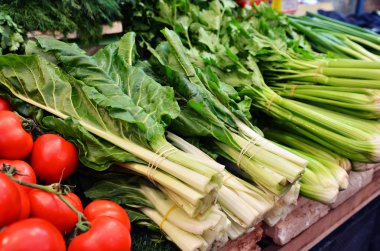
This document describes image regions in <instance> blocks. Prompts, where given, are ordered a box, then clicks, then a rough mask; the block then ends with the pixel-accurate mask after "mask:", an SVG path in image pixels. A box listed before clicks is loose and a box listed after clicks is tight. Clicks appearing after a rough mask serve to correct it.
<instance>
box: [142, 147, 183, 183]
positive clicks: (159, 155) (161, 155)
mask: <svg viewBox="0 0 380 251" xmlns="http://www.w3.org/2000/svg"><path fill="white" fill-rule="evenodd" d="M166 146H167V145H164V146H162V147H160V148H159V149H158V150H157V151H156V157H155V158H154V159H153V160H151V161H150V162H149V164H148V168H149V171H148V174H147V178H148V179H149V180H150V181H151V182H152V183H153V184H155V180H154V173H155V172H156V170H157V168H158V167H159V165H160V164H161V163H162V161H164V160H165V159H167V157H169V156H170V155H172V154H173V153H175V152H177V151H178V149H177V148H175V147H169V148H168V149H166V150H164V151H162V152H161V150H162V149H163V148H164V147H166Z"/></svg>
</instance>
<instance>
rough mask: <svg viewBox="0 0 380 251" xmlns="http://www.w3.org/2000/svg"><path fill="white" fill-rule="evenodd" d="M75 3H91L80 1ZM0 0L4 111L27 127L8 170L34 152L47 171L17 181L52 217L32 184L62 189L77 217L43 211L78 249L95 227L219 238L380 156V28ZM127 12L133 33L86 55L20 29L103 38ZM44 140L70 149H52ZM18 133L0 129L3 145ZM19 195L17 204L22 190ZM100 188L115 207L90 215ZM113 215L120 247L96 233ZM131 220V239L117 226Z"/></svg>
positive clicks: (225, 11) (217, 6)
mask: <svg viewBox="0 0 380 251" xmlns="http://www.w3.org/2000/svg"><path fill="white" fill-rule="evenodd" d="M37 5H38V6H37ZM77 5H84V6H85V7H86V8H83V9H81V11H77V12H73V11H72V10H77V7H78V6H77ZM0 6H1V7H2V8H3V9H2V11H4V13H6V14H4V15H3V12H1V13H0V40H1V48H3V50H2V52H3V54H4V55H0V118H1V119H4V120H5V119H9V118H13V120H14V123H16V124H17V125H19V127H20V129H23V130H24V128H25V130H26V131H22V130H21V131H20V132H22V133H23V134H24V136H25V137H28V139H29V145H26V146H28V147H27V149H26V150H25V153H22V154H21V155H20V156H16V157H13V156H12V155H9V154H8V152H6V151H5V150H4V151H1V154H5V155H4V156H3V155H1V156H0V157H1V158H3V159H4V161H3V162H4V163H0V164H3V168H2V169H1V172H3V173H5V174H6V175H3V174H1V175H0V177H1V178H2V179H3V178H4V181H3V182H5V183H6V182H8V183H11V180H13V181H17V179H19V177H18V176H17V175H15V174H16V173H15V170H17V172H20V173H22V171H19V169H20V168H21V167H22V166H25V165H26V166H29V165H28V164H27V163H25V162H23V160H25V158H26V156H29V155H30V156H31V157H30V161H29V159H27V161H29V162H30V168H29V169H28V170H29V171H28V172H31V171H30V170H31V169H33V170H34V171H33V170H32V171H33V174H34V172H35V175H36V176H37V180H38V182H44V183H46V184H47V185H46V186H43V185H40V184H35V183H36V178H35V177H34V179H30V180H27V179H25V180H24V179H23V181H22V182H21V181H20V182H21V184H22V185H25V186H29V187H34V188H36V189H40V191H38V190H35V191H33V196H34V197H31V196H29V197H30V201H31V202H33V203H34V206H35V208H34V209H33V208H31V209H30V212H31V215H32V216H33V215H38V217H40V218H44V217H45V215H44V213H43V212H42V209H41V210H36V208H37V206H40V207H41V208H42V207H43V206H41V205H39V203H38V196H37V195H38V193H44V194H45V196H50V197H52V198H53V197H54V198H55V199H57V200H58V201H59V202H60V204H61V205H60V206H61V207H62V208H63V209H65V210H62V212H65V213H66V214H67V215H70V222H62V221H60V217H61V216H60V215H59V213H60V212H58V211H57V212H54V213H57V216H55V217H53V218H52V219H50V218H46V217H45V218H46V220H47V221H49V222H50V223H52V224H53V225H55V226H56V227H57V229H59V230H61V232H62V233H64V234H66V235H67V236H66V237H67V238H70V239H72V241H71V242H70V241H69V242H67V244H68V250H69V251H70V250H71V251H75V250H82V249H84V248H85V247H86V246H88V245H89V243H90V244H91V247H92V248H93V249H96V248H97V245H98V242H96V241H94V242H92V241H89V240H91V239H96V240H98V241H100V240H101V241H102V242H104V243H106V245H108V246H107V249H109V250H112V249H113V248H117V245H119V247H122V249H123V250H124V249H130V247H131V245H132V249H136V250H175V249H176V248H179V249H181V250H189V251H193V250H194V251H196V250H211V249H217V248H219V247H222V246H223V245H225V244H226V243H227V242H228V241H229V240H235V239H237V238H238V237H240V236H242V235H243V234H245V233H247V232H250V231H252V229H253V228H255V227H256V226H257V224H258V223H260V222H262V221H265V222H266V223H267V224H269V225H271V226H273V225H275V224H276V223H277V222H278V221H279V220H281V219H283V218H284V217H285V216H286V215H287V214H288V213H289V212H290V210H291V209H292V208H293V207H294V206H295V204H296V203H297V198H298V195H299V194H300V195H302V196H304V197H307V198H309V199H312V200H316V201H319V202H322V203H324V204H331V203H333V202H334V201H335V199H336V198H337V195H338V193H339V191H341V190H344V189H346V188H347V187H348V185H349V182H348V180H349V172H350V171H351V169H352V168H351V161H355V162H365V163H371V162H378V161H379V160H380V143H379V139H380V124H379V122H378V121H377V120H378V119H379V118H380V106H379V105H378V99H379V97H378V96H380V94H379V93H380V91H379V89H380V74H379V70H380V62H379V57H380V56H379V55H380V53H379V52H380V49H379V48H380V37H379V36H378V35H376V34H373V33H371V32H367V31H365V30H362V29H359V28H354V27H352V26H350V25H346V24H342V23H340V22H336V21H331V20H329V19H328V18H325V17H322V16H319V15H316V14H311V13H309V16H307V17H296V16H291V15H284V14H281V13H278V12H276V11H275V10H273V9H271V8H270V7H269V6H268V5H266V4H261V5H259V6H252V8H244V9H241V8H239V6H238V5H237V4H236V3H235V2H234V1H232V0H213V1H202V0H194V1H189V0H183V1H171V0H157V1H149V2H148V3H147V2H146V1H95V0H93V1H87V2H86V3H84V2H82V1H79V2H77V1H57V2H54V3H53V2H51V1H43V3H42V4H38V3H37V2H35V1H28V3H25V4H24V1H10V2H8V1H3V2H0ZM46 6H49V8H45V7H46ZM17 8H19V10H20V11H19V12H17V13H16V12H15V11H14V10H15V9H17ZM41 8H42V9H41ZM32 9H34V12H35V14H34V15H31V10H32ZM21 10H22V11H24V12H25V13H24V14H22V11H21ZM47 10H49V11H48V13H47V12H46V11H47ZM62 10H64V11H62ZM82 12H86V13H85V14H84V13H82ZM22 15H23V16H24V17H22ZM122 16H124V20H123V25H124V30H125V31H127V32H126V33H125V34H123V35H122V36H121V37H120V39H119V40H118V41H116V42H113V43H110V44H108V45H107V46H105V47H103V48H101V49H99V50H98V51H97V52H96V53H95V54H93V55H88V54H87V53H86V52H85V51H84V50H83V49H81V48H80V47H79V46H78V45H77V44H75V43H67V42H64V41H59V40H57V39H55V38H51V37H36V38H35V39H33V40H29V41H27V43H26V44H25V46H24V45H23V39H22V32H23V31H22V30H21V29H20V26H19V25H21V27H23V28H24V30H25V31H30V30H32V29H33V30H34V29H35V28H36V27H37V29H40V30H42V31H48V30H56V31H61V32H63V33H67V32H71V31H74V30H76V31H78V32H79V34H80V35H82V36H83V38H95V37H96V36H98V35H99V33H97V32H98V28H99V27H100V26H99V25H100V23H110V22H112V21H114V20H116V19H118V18H122ZM83 19H86V21H83ZM12 20H13V21H14V22H13V21H12ZM82 21H83V22H82ZM90 23H91V24H94V25H91V28H90V29H88V27H90ZM322 48H323V49H322ZM10 52H17V53H19V54H18V55H16V54H12V53H10ZM12 110H14V111H16V112H17V113H14V112H12ZM21 125H22V126H24V127H21ZM1 131H4V133H5V132H7V133H8V134H9V133H11V132H12V131H11V130H6V126H4V124H3V125H2V124H0V132H1ZM52 134H53V135H52ZM54 134H58V135H59V136H58V135H54ZM41 135H42V136H41ZM49 135H50V136H49ZM32 136H33V137H32ZM49 137H50V140H53V139H55V140H56V142H58V141H59V142H63V143H62V145H61V147H63V148H64V149H65V150H67V152H68V153H67V156H66V157H69V158H67V159H66V160H64V159H60V160H58V159H54V158H52V156H47V154H46V152H44V151H43V148H44V147H46V145H44V144H42V143H43V142H42V141H43V139H46V138H48V139H49ZM32 138H33V140H32ZM32 141H33V142H32ZM67 141H69V142H67ZM41 142H42V143H41ZM59 142H58V143H59ZM70 142H71V143H70ZM10 143H12V144H16V143H15V142H12V139H11V138H8V139H6V140H5V139H4V140H2V139H0V149H8V148H9V147H8V146H9V144H10ZM58 143H57V144H58ZM45 144H46V143H45ZM32 145H33V147H32ZM16 148H17V149H15V152H16V153H17V151H20V150H22V149H21V148H20V147H16ZM32 148H33V149H32ZM49 148H51V147H49ZM56 149H59V148H58V146H57V148H56ZM56 151H60V152H62V151H63V150H56ZM6 154H8V155H6ZM13 159H14V160H13ZM49 161H50V162H49ZM59 161H62V163H59ZM65 161H66V162H69V163H68V164H67V163H63V162H65ZM78 161H79V162H80V164H79V167H78ZM52 163H54V164H52ZM63 165H67V167H69V168H65V167H63ZM47 166H48V167H49V168H51V169H55V170H54V172H53V170H49V168H46V167H47ZM356 166H357V167H356V169H354V171H360V166H361V165H360V164H356ZM20 170H21V169H20ZM25 172H26V171H25ZM73 173H74V174H73ZM17 174H18V173H17ZM3 176H4V177H3ZM6 176H8V177H6ZM13 176H14V177H13ZM21 177H22V175H21ZM7 179H9V180H7ZM13 181H12V182H13ZM61 181H62V182H68V183H69V184H73V185H75V186H77V187H78V190H79V191H80V193H81V194H79V195H80V196H82V197H81V199H82V201H84V204H83V205H84V206H86V204H87V200H88V202H90V201H94V202H92V203H90V204H89V205H88V206H87V207H86V208H87V211H86V208H85V209H84V210H83V207H82V204H81V203H82V202H81V201H80V199H79V198H77V197H76V195H75V194H73V193H72V191H70V189H69V188H70V187H68V186H64V185H62V186H61V185H58V184H56V182H61ZM28 182H31V184H29V183H28ZM50 183H53V184H52V185H49V184H50ZM11 185H12V184H11ZM11 185H10V187H11ZM14 188H16V187H14ZM13 192H14V193H15V194H16V195H15V197H17V198H16V199H17V201H16V200H15V202H12V203H16V202H17V203H18V208H17V210H19V211H20V212H21V209H22V207H23V206H21V204H22V203H21V197H22V194H21V193H20V195H19V194H18V193H17V191H16V189H14V191H13ZM17 195H18V196H17ZM70 195H72V196H71V197H70V198H68V196H70ZM62 198H63V199H62ZM73 198H74V200H73ZM32 199H33V200H32ZM103 200H108V201H105V202H104V201H103ZM76 201H77V202H78V201H79V202H81V203H80V207H79V206H78V207H77V205H76V204H78V205H79V203H76ZM102 201H103V202H104V203H108V205H111V207H114V208H115V210H116V211H117V212H116V211H115V212H109V211H108V212H102V211H101V210H100V209H99V210H100V211H99V215H97V212H96V210H95V209H96V208H97V207H99V208H101V204H102ZM110 201H113V202H116V204H115V203H113V202H110ZM110 203H111V204H110ZM40 204H41V203H40ZM74 204H75V205H74ZM117 204H118V205H120V206H122V207H123V209H122V208H121V207H120V206H118V205H117ZM36 205H37V206H36ZM92 207H93V208H95V209H94V210H95V211H91V212H90V210H91V208H92ZM104 207H105V206H104ZM0 208H1V207H0ZM48 209H49V210H51V209H52V208H46V210H48ZM28 210H29V209H28ZM33 210H34V211H33ZM44 210H45V209H44ZM109 210H111V209H109ZM124 210H125V211H126V212H127V213H128V216H126V215H125V213H124ZM4 212H5V211H4ZM20 212H17V213H18V214H25V215H27V214H29V211H28V212H26V211H25V210H24V213H20ZM41 212H42V213H41ZM62 212H61V213H62ZM0 213H2V212H0ZM113 213H114V215H118V216H119V217H120V218H118V219H115V218H112V217H111V216H112V214H113ZM123 213H124V214H123ZM18 214H17V215H18ZM107 214H109V215H107ZM17 215H14V217H13V218H12V222H2V226H8V225H9V224H11V223H14V222H16V221H18V220H20V219H17V217H16V216H17ZM110 215H111V216H110ZM0 216H1V215H0ZM27 217H28V216H26V217H24V218H27ZM0 218H1V217H0ZM110 218H111V219H110ZM130 222H131V223H132V228H131V225H130ZM66 223H67V224H68V223H70V225H69V226H67V228H63V227H62V225H64V224H66ZM16 224H17V223H16ZM112 224H114V225H113V226H114V227H115V230H114V232H113V235H115V238H116V237H117V238H118V242H117V243H116V244H115V245H114V244H113V243H112V242H110V241H108V238H107V233H104V232H102V231H104V229H105V228H107V227H109V226H111V225H112ZM134 228H136V229H138V231H140V230H141V235H140V234H139V236H136V234H134V233H133V230H134ZM117 229H119V230H120V231H119V230H118V231H116V230H117ZM131 229H132V230H131ZM131 231H132V232H131ZM130 232H131V236H132V244H131V241H130V239H128V238H126V239H124V238H122V237H123V235H127V236H128V237H129V236H130ZM139 233H140V232H139ZM68 234H70V237H68ZM108 234H109V233H108ZM0 237H1V236H0ZM1 238H2V237H1ZM147 238H148V239H147ZM165 238H167V239H169V240H170V241H172V242H173V243H174V244H175V246H176V247H175V246H174V245H173V244H171V243H168V242H166V240H165ZM134 240H136V242H134ZM159 243H163V244H159ZM1 245H2V244H1V242H0V249H1V248H2V246H1ZM12 245H13V244H12ZM85 251H86V250H85Z"/></svg>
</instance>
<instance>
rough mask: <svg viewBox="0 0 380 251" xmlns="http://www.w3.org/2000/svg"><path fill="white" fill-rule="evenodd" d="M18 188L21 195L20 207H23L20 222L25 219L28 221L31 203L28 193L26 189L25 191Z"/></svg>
mask: <svg viewBox="0 0 380 251" xmlns="http://www.w3.org/2000/svg"><path fill="white" fill-rule="evenodd" d="M16 187H17V190H18V192H19V194H20V205H21V210H20V215H19V217H18V220H24V219H27V218H28V217H29V214H30V202H29V197H28V192H27V191H26V190H25V189H23V188H22V187H21V186H16Z"/></svg>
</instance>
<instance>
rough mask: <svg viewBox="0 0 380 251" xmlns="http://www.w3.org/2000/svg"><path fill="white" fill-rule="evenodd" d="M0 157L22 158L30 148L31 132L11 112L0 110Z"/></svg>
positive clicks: (31, 145) (31, 144)
mask: <svg viewBox="0 0 380 251" xmlns="http://www.w3.org/2000/svg"><path fill="white" fill-rule="evenodd" d="M0 135H1V137H0V159H24V158H26V157H27V156H28V155H29V153H30V152H31V150H32V147H33V138H32V134H30V133H29V132H27V131H25V130H24V128H23V127H22V124H21V119H20V118H19V117H18V116H17V115H16V114H15V113H13V112H10V111H0Z"/></svg>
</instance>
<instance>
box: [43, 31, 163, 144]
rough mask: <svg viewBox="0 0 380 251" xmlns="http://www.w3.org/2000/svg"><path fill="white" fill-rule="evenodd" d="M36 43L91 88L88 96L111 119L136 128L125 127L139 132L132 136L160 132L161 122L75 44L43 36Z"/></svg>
mask: <svg viewBox="0 0 380 251" xmlns="http://www.w3.org/2000/svg"><path fill="white" fill-rule="evenodd" d="M37 44H38V46H39V47H40V48H41V49H42V50H43V51H44V52H48V53H50V54H52V55H54V56H55V58H56V59H57V60H58V62H59V64H60V65H61V66H62V68H63V69H64V71H65V72H67V73H68V74H69V75H71V76H73V77H74V78H76V79H78V80H81V81H82V82H83V83H84V84H85V85H86V86H87V87H88V88H87V89H88V90H91V91H90V92H88V97H89V98H90V99H91V101H93V102H94V103H95V104H96V105H97V106H99V107H102V108H104V109H106V110H107V111H108V112H109V115H110V116H111V117H112V118H114V119H118V120H121V121H124V122H126V123H128V124H129V128H133V127H137V128H135V129H134V130H129V134H133V133H135V134H136V133H137V134H139V135H135V138H136V139H137V138H138V139H140V140H142V139H143V138H146V139H147V140H148V141H150V140H152V139H153V138H157V137H160V136H162V135H163V134H164V128H163V127H162V126H161V124H160V123H158V122H157V121H155V119H154V118H153V117H152V116H151V115H150V114H147V113H146V112H145V111H144V109H143V108H141V107H139V106H137V105H136V104H135V103H134V102H133V100H132V99H131V98H130V97H129V96H128V95H126V94H125V93H123V91H122V90H121V88H120V86H119V85H118V84H117V83H116V82H115V81H114V80H113V79H112V78H111V76H109V75H108V74H107V73H106V72H105V71H104V70H103V69H101V68H99V67H98V65H97V63H96V61H95V60H94V59H93V58H91V57H90V56H87V55H86V54H85V52H84V51H83V50H81V49H80V48H79V47H78V46H77V45H76V44H68V43H64V42H61V41H58V40H55V39H53V38H47V37H39V38H37ZM141 134H142V135H141ZM139 143H141V141H140V142H139Z"/></svg>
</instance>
